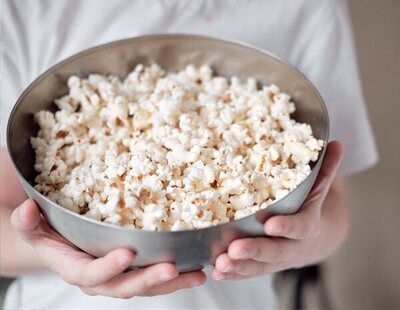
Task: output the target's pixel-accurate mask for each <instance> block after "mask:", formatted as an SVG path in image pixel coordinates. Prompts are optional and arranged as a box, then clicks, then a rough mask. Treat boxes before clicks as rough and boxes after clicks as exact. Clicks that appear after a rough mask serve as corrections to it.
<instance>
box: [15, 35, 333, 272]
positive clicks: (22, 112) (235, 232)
mask: <svg viewBox="0 0 400 310" xmlns="http://www.w3.org/2000/svg"><path fill="white" fill-rule="evenodd" d="M154 62H156V63H158V64H160V65H161V66H162V67H163V68H164V69H166V70H180V69H183V68H184V67H185V65H187V64H189V63H194V64H196V65H202V64H209V65H211V66H212V68H213V69H214V70H215V71H216V73H217V74H219V75H223V76H228V77H229V76H234V75H236V76H238V77H239V78H242V79H245V78H247V77H249V76H251V77H255V78H256V79H257V80H258V81H259V82H260V83H261V84H266V85H268V84H271V83H275V84H277V85H278V86H279V87H280V89H281V90H282V91H284V92H287V93H288V94H290V95H291V96H292V97H293V100H294V102H295V103H296V109H297V110H296V112H295V113H294V115H293V116H294V118H295V119H296V120H298V121H301V122H307V123H309V124H310V125H311V127H312V129H313V132H314V135H315V136H316V137H317V138H319V139H323V140H325V141H327V140H328V134H329V120H328V115H327V111H326V108H325V105H324V103H323V101H322V99H321V97H320V95H319V94H318V92H317V91H316V90H315V88H314V87H313V86H312V85H311V83H310V82H309V81H308V80H307V79H306V78H305V77H304V76H303V75H302V74H301V73H300V72H298V71H297V70H296V69H294V68H293V67H291V66H289V65H287V64H285V63H284V62H283V61H281V60H279V59H277V58H275V57H274V56H272V55H270V54H268V53H266V52H264V51H261V50H258V49H255V48H252V47H248V46H245V45H241V44H238V43H233V42H227V41H222V40H218V39H213V38H208V37H202V36H193V35H155V36H146V37H138V38H133V39H127V40H122V41H116V42H113V43H109V44H106V45H102V46H99V47H96V48H93V49H90V50H87V51H83V52H81V53H79V54H76V55H75V56H72V57H70V58H68V59H66V60H64V61H62V62H61V63H59V64H57V65H55V66H54V67H52V68H50V69H49V70H48V71H46V72H45V73H44V74H42V75H41V76H40V77H38V78H37V79H36V80H35V81H34V82H33V83H32V84H31V85H30V86H29V87H28V88H27V89H26V90H25V91H24V93H23V94H22V95H21V97H20V98H19V99H18V101H17V103H16V105H15V107H14V109H13V111H12V113H11V116H10V119H9V123H8V130H7V143H8V150H9V152H10V156H11V159H12V161H13V163H14V165H15V167H16V169H17V173H18V175H19V177H20V180H21V182H22V185H23V186H24V188H25V190H26V192H27V193H28V195H29V196H30V197H31V198H33V199H34V200H35V201H36V202H37V204H38V205H39V207H40V209H41V211H42V212H43V214H44V216H45V217H46V218H47V220H48V221H49V222H50V223H51V225H52V226H53V227H54V228H55V229H56V230H57V231H58V232H59V233H60V234H61V235H62V236H64V237H65V238H66V239H68V240H69V241H71V242H72V243H73V244H75V245H76V246H78V247H79V248H81V249H82V250H84V251H86V252H88V253H90V254H92V255H94V256H96V257H99V256H103V255H105V254H106V253H107V252H109V251H110V250H112V249H115V248H119V247H123V248H129V249H132V250H134V251H135V252H136V253H137V259H136V260H135V263H134V265H135V266H146V265H151V264H154V263H158V262H175V263H176V264H177V266H178V268H179V269H180V270H181V271H188V270H193V269H197V268H199V267H200V266H204V265H207V264H210V263H213V262H214V261H215V258H216V256H217V255H219V254H220V253H222V252H223V251H225V250H226V248H227V245H228V244H229V243H230V242H231V241H232V240H234V239H236V238H240V237H245V236H262V235H263V225H262V223H263V222H264V221H265V219H266V218H268V217H269V216H271V215H273V214H292V213H295V212H296V211H297V210H298V209H299V207H300V206H301V204H302V203H303V201H304V199H305V198H306V196H307V194H308V193H309V191H310V189H311V187H312V185H313V184H314V182H315V179H316V177H317V174H318V171H319V168H320V166H321V163H322V160H323V157H324V153H325V149H326V146H325V147H324V149H323V151H322V152H321V154H320V156H319V159H318V161H317V162H316V163H315V164H313V167H312V172H311V174H310V175H309V176H308V177H307V178H306V180H304V181H303V182H302V183H301V184H300V185H299V186H298V188H296V189H295V190H294V191H293V192H291V193H290V194H289V195H288V196H286V197H284V198H283V199H281V200H280V201H278V202H277V203H275V204H273V205H271V206H270V207H269V208H267V209H265V210H261V211H259V212H257V213H255V214H253V215H251V216H248V217H246V218H243V219H240V220H238V221H233V222H230V223H227V224H223V225H218V226H214V227H210V228H205V229H199V230H191V231H181V232H151V231H141V230H135V229H130V228H129V229H128V228H123V227H119V226H115V225H111V224H105V223H102V222H98V221H95V220H91V219H88V218H86V217H84V216H81V215H78V214H75V213H73V212H71V211H69V210H66V209H64V208H62V207H60V206H58V205H57V204H55V203H53V202H52V201H50V200H49V199H47V198H46V197H44V196H43V195H41V194H40V193H38V192H37V191H36V190H35V189H34V188H33V185H34V177H35V175H36V172H35V171H34V169H33V166H34V160H35V154H34V151H33V149H32V147H31V145H30V137H31V136H36V135H37V130H38V127H37V125H36V124H35V122H34V117H33V114H34V113H35V112H37V111H40V110H43V109H47V110H51V111H55V110H56V107H55V105H54V104H53V100H54V98H57V97H60V96H62V95H65V94H66V93H67V91H68V88H67V86H66V81H67V79H68V77H69V76H71V75H78V76H80V77H86V76H88V75H89V74H90V73H100V74H115V75H118V76H120V77H121V78H122V77H124V76H126V75H127V74H128V73H129V72H130V71H131V70H132V69H133V68H134V67H135V65H136V64H138V63H143V64H151V63H154Z"/></svg>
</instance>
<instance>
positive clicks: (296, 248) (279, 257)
mask: <svg viewBox="0 0 400 310" xmlns="http://www.w3.org/2000/svg"><path fill="white" fill-rule="evenodd" d="M342 154H343V149H342V145H341V143H339V142H332V143H330V144H329V146H328V150H327V153H326V157H325V159H324V162H323V165H322V167H321V171H320V173H319V176H318V178H317V181H316V183H315V184H314V187H313V189H312V191H311V193H310V194H309V196H308V197H307V199H306V201H305V202H304V204H303V206H302V207H301V209H300V210H299V212H298V213H296V214H294V215H287V216H282V215H277V216H274V217H271V218H269V219H268V220H267V221H266V222H265V224H264V231H265V233H266V235H268V237H267V238H247V239H240V240H236V241H234V242H232V244H231V245H230V246H229V249H228V252H227V253H224V254H222V255H220V256H219V257H218V258H217V261H216V264H215V268H214V270H213V277H214V278H215V279H216V280H222V279H244V278H249V277H254V276H260V275H263V274H267V273H272V272H277V271H281V270H285V269H289V268H298V267H302V266H305V265H309V264H313V263H317V262H321V261H323V260H324V259H326V258H328V257H329V256H330V255H332V254H333V253H334V252H335V250H336V249H337V248H338V247H339V246H340V245H341V244H342V243H343V242H344V240H345V238H346V235H347V231H348V225H349V224H348V214H347V206H346V201H345V195H344V185H343V180H341V179H339V178H335V176H336V172H337V169H338V167H339V164H340V161H341V158H342Z"/></svg>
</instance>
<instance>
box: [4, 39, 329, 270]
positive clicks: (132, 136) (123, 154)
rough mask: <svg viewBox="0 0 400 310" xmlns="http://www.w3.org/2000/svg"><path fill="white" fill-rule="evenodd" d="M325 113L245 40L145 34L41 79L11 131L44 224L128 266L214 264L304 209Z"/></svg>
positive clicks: (13, 152)
mask: <svg viewBox="0 0 400 310" xmlns="http://www.w3.org/2000/svg"><path fill="white" fill-rule="evenodd" d="M328 131H329V121H328V115H327V111H326V108H325V105H324V103H323V101H322V99H321V97H320V95H319V94H318V92H317V91H316V89H315V88H314V87H313V86H312V84H311V83H310V82H309V81H308V80H307V79H306V78H305V77H304V76H303V75H302V74H301V73H300V72H299V71H297V70H296V69H295V68H293V67H291V66H290V65H288V64H286V63H285V62H283V61H282V60H279V59H277V58H276V57H274V56H272V55H270V54H269V53H267V52H265V51H262V50H258V49H256V48H253V47H249V46H246V45H243V44H239V43H234V42H228V41H223V40H219V39H214V38H209V37H203V36H195V35H154V36H145V37H138V38H133V39H126V40H122V41H116V42H112V43H109V44H105V45H101V46H98V47H95V48H92V49H89V50H86V51H83V52H81V53H78V54H76V55H74V56H72V57H70V58H68V59H66V60H64V61H62V62H60V63H58V64H57V65H55V66H53V67H52V68H50V69H49V70H48V71H46V72H45V73H43V74H42V75H41V76H39V77H38V78H37V79H36V80H35V81H34V82H33V83H32V84H31V85H30V86H29V87H28V88H27V89H26V90H25V91H24V92H23V94H22V95H21V97H20V98H19V99H18V101H17V103H16V105H15V107H14V109H13V111H12V114H11V116H10V120H9V123H8V130H7V143H8V149H9V152H10V156H11V159H12V161H13V163H14V165H15V168H16V170H17V173H18V175H19V178H20V180H21V182H22V184H23V186H24V188H25V190H26V192H27V194H28V195H29V196H30V197H31V198H32V199H34V200H35V201H36V203H37V204H38V205H39V207H40V209H41V211H42V213H43V215H44V216H45V217H46V219H47V220H48V222H49V223H50V224H51V225H52V226H53V227H54V229H56V230H57V231H58V232H59V233H60V234H61V235H62V236H64V237H65V238H66V239H68V240H69V241H70V242H72V243H73V244H74V245H76V246H77V247H79V248H80V249H82V250H84V251H86V252H88V253H90V254H92V255H94V256H96V257H99V256H103V255H105V254H106V253H107V252H109V251H110V250H113V249H115V248H121V247H122V248H128V249H132V250H133V251H134V252H135V253H136V254H137V258H136V260H135V266H137V267H141V266H147V265H151V264H154V263H159V262H174V263H176V264H177V266H178V268H179V269H180V270H181V271H188V270H194V269H198V268H201V267H202V266H205V265H207V264H212V263H213V262H214V261H215V258H216V257H217V256H218V255H219V254H221V253H222V252H224V251H225V250H226V249H227V246H228V245H229V243H230V242H232V241H233V240H234V239H237V238H241V237H246V236H264V233H263V223H264V221H265V220H266V219H267V218H268V217H270V216H272V215H274V214H292V213H295V212H296V211H297V210H298V209H299V208H300V207H301V205H302V203H303V201H304V199H305V198H306V196H307V194H308V193H309V191H310V189H311V187H312V186H313V183H314V181H315V179H316V176H317V174H318V171H319V168H320V166H321V163H322V160H323V157H324V153H325V149H326V144H327V141H328Z"/></svg>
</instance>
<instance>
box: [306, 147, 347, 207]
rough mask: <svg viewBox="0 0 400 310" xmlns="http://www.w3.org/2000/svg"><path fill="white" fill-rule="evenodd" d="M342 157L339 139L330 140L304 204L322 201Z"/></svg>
mask: <svg viewBox="0 0 400 310" xmlns="http://www.w3.org/2000/svg"><path fill="white" fill-rule="evenodd" d="M342 157H343V144H342V143H341V142H339V141H332V142H330V143H329V144H328V148H327V150H326V154H325V158H324V161H323V163H322V166H321V169H320V171H319V173H318V177H317V180H316V181H315V183H314V186H313V188H312V190H311V193H310V194H309V196H308V197H307V200H306V202H305V204H307V203H311V202H314V201H315V200H317V201H323V200H324V199H325V197H326V195H327V194H328V191H329V189H330V187H331V185H332V182H333V180H334V179H335V176H336V173H337V171H338V170H339V166H340V163H341V161H342Z"/></svg>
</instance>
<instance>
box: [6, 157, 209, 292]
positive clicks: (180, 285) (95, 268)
mask: <svg viewBox="0 0 400 310" xmlns="http://www.w3.org/2000/svg"><path fill="white" fill-rule="evenodd" d="M1 165H2V167H1V168H2V169H1V184H0V186H1V197H0V198H1V200H0V206H1V208H0V212H1V266H0V267H1V275H5V276H18V275H21V274H23V273H25V272H26V271H29V270H38V269H44V268H47V269H49V270H51V271H53V272H55V273H57V274H58V275H59V276H60V277H61V278H62V279H63V280H64V281H66V282H68V283H70V284H73V285H76V286H78V287H79V288H80V289H81V290H82V291H83V292H84V293H86V294H88V295H104V296H112V297H117V298H131V297H133V296H153V295H162V294H168V293H172V292H174V291H176V290H180V289H184V288H189V287H193V286H197V285H201V284H203V283H204V282H205V280H206V278H205V275H204V273H203V272H202V271H197V272H190V273H185V274H181V275H180V274H179V273H178V270H177V269H176V267H175V266H174V265H173V264H170V263H164V264H157V265H153V266H150V267H148V268H140V269H136V270H131V271H126V272H125V270H126V269H127V268H128V267H129V266H131V265H132V263H133V262H134V260H135V254H134V253H132V252H131V251H129V250H126V249H116V250H113V251H111V252H110V253H108V254H107V255H106V256H104V257H101V258H97V259H96V258H93V257H92V256H90V255H89V254H87V253H85V252H82V251H80V250H79V249H77V248H76V247H74V246H73V245H72V244H71V243H70V242H68V241H67V240H65V239H64V238H63V237H62V236H61V235H59V234H58V233H57V232H55V231H54V230H53V229H52V228H51V227H50V226H49V224H48V223H47V222H46V221H45V219H44V218H43V217H41V215H40V212H39V209H38V207H37V206H36V204H35V202H34V201H33V200H30V199H28V200H26V201H24V202H22V201H23V200H24V199H25V194H24V191H23V189H22V187H21V185H20V184H19V181H18V179H17V177H16V175H15V171H14V170H13V167H12V165H11V161H10V159H9V158H8V155H7V152H6V151H5V150H4V149H2V150H1ZM21 202H22V203H21Z"/></svg>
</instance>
